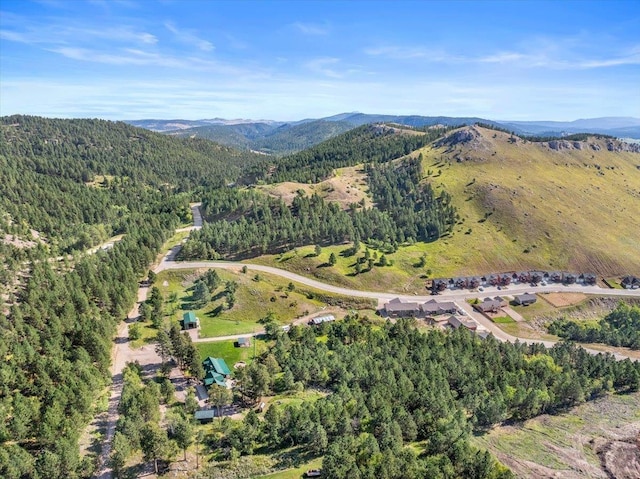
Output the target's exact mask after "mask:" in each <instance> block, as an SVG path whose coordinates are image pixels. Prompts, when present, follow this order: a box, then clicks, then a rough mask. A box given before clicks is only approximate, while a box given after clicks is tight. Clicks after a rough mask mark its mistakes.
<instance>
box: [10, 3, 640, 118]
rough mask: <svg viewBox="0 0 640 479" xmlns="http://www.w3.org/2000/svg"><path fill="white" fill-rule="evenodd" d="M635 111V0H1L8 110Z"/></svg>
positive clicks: (164, 114) (109, 113)
mask: <svg viewBox="0 0 640 479" xmlns="http://www.w3.org/2000/svg"><path fill="white" fill-rule="evenodd" d="M345 111H362V112H365V113H393V114H421V115H448V116H481V117H485V118H491V119H511V120H535V119H540V120H542V119H544V120H573V119H577V118H589V117H598V116H636V117H639V116H640V2H638V1H637V0H635V1H628V2H624V1H619V2H614V1H602V2H589V1H559V0H558V1H553V2H540V1H538V2H527V1H513V2H478V1H474V2H466V1H450V2H436V1H423V2H391V1H388V2H386V1H385V2H383V1H379V2H369V1H351V2H329V1H293V0H291V1H286V2H271V1H261V2H251V1H232V2H224V1H205V0H175V1H173V0H157V1H151V0H148V1H147V0H93V1H91V0H87V1H82V0H72V1H66V0H37V1H36V0H34V1H28V0H2V2H0V113H1V114H2V115H8V114H14V113H24V114H34V115H43V116H53V117H99V118H107V119H140V118H165V119H168V118H183V119H200V118H214V117H222V118H253V119H261V118H268V119H276V120H294V119H301V118H317V117H322V116H328V115H332V114H336V113H340V112H345Z"/></svg>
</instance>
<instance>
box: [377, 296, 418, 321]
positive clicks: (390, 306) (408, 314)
mask: <svg viewBox="0 0 640 479" xmlns="http://www.w3.org/2000/svg"><path fill="white" fill-rule="evenodd" d="M384 310H385V311H386V315H387V316H388V317H390V318H415V317H416V316H418V315H419V314H420V305H419V304H418V303H403V302H402V301H401V300H400V299H399V298H395V299H392V300H391V301H389V302H388V303H387V304H385V305H384Z"/></svg>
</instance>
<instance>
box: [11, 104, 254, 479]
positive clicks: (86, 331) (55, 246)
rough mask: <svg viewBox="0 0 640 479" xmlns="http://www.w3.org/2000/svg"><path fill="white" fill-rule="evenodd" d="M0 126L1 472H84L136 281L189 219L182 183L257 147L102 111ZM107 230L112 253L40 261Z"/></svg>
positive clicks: (211, 177) (236, 163) (197, 180)
mask: <svg viewBox="0 0 640 479" xmlns="http://www.w3.org/2000/svg"><path fill="white" fill-rule="evenodd" d="M0 123H1V127H0V132H1V137H0V138H1V142H0V260H1V266H0V271H1V272H2V275H1V277H0V282H1V284H2V291H1V292H2V298H1V299H2V303H3V304H0V358H2V361H0V477H7V478H20V477H34V478H42V479H45V478H46V479H49V478H58V477H65V478H74V477H79V476H88V475H91V474H92V472H93V467H94V464H93V458H92V457H91V456H87V457H86V458H85V460H83V461H81V460H80V456H79V452H78V437H79V432H80V430H81V429H82V428H83V427H84V426H85V425H86V424H87V422H88V421H89V419H90V418H91V417H92V415H93V413H94V407H95V405H94V401H95V398H96V397H97V395H98V394H99V393H100V392H101V391H102V390H103V388H104V386H105V385H106V384H107V383H108V381H109V380H110V375H109V373H108V368H109V364H110V350H111V346H112V338H113V334H114V331H115V325H116V324H117V323H118V322H119V321H121V320H122V318H123V317H125V315H126V313H127V311H128V310H129V308H130V307H131V305H132V304H133V301H134V299H135V296H136V291H137V288H138V281H139V280H140V278H141V277H143V276H144V275H145V273H146V271H147V269H148V267H149V264H150V262H151V261H152V260H153V259H154V258H155V256H156V254H157V252H158V250H159V248H160V247H161V245H162V244H163V242H164V240H165V239H166V238H167V237H168V235H170V234H171V233H172V232H173V231H174V229H175V228H176V227H177V226H178V225H179V224H180V223H183V222H186V221H190V210H189V199H190V194H191V193H190V191H192V190H193V189H195V188H199V187H205V186H208V187H212V186H215V185H222V184H224V183H226V182H233V181H237V180H238V179H239V178H240V176H241V172H242V169H243V168H245V167H250V166H252V165H257V164H259V162H260V161H262V157H259V156H256V155H251V154H248V153H238V152H235V151H233V150H230V149H227V148H225V147H220V146H218V145H215V144H213V143H211V142H208V141H205V140H197V141H192V140H181V139H176V138H170V137H166V136H162V135H159V134H156V133H151V132H148V131H144V130H140V129H137V128H134V127H131V126H128V125H125V124H122V123H110V122H105V121H99V120H48V119H43V118H35V117H22V116H14V117H5V118H2V120H1V122H0ZM116 233H122V234H124V238H123V239H122V240H121V241H120V242H118V243H116V244H115V245H114V246H113V248H112V249H110V250H109V251H102V252H98V253H96V254H94V255H83V256H82V255H80V256H77V257H75V258H73V259H70V258H68V257H66V255H65V256H64V258H62V259H60V258H58V259H57V260H55V261H54V260H53V258H51V257H54V256H58V255H61V254H63V253H69V252H77V251H81V250H85V249H86V248H87V247H89V246H91V245H93V244H96V243H99V242H100V241H103V240H104V239H106V238H108V237H109V236H111V235H113V234H116ZM49 259H52V260H51V261H50V260H49ZM9 291H12V292H11V294H7V293H8V292H9ZM8 305H10V306H8Z"/></svg>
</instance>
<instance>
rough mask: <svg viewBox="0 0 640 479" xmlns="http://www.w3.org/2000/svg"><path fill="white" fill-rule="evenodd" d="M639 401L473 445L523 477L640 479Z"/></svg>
mask: <svg viewBox="0 0 640 479" xmlns="http://www.w3.org/2000/svg"><path fill="white" fill-rule="evenodd" d="M639 400H640V395H639V394H637V393H636V394H630V395H620V396H618V395H615V396H614V395H612V396H607V397H605V398H603V399H599V400H597V401H593V402H590V403H588V404H583V405H581V406H578V407H576V408H574V409H573V410H571V412H570V413H565V414H561V415H558V416H549V415H543V416H540V417H537V418H535V419H530V420H528V421H525V422H524V423H521V424H514V425H508V426H507V425H504V426H498V427H496V428H494V429H492V430H491V431H490V432H489V433H487V434H485V435H482V436H477V437H475V438H473V440H472V442H473V444H474V445H476V446H478V447H480V448H483V449H484V448H486V449H488V450H489V451H491V453H493V454H495V455H496V457H497V458H498V459H499V460H500V461H501V462H502V463H503V464H505V465H507V466H508V467H509V468H510V469H511V470H512V471H513V472H514V473H515V474H516V475H517V476H518V477H558V478H578V477H580V478H587V477H588V478H601V477H636V476H634V471H635V473H636V474H637V473H638V472H639V471H640V463H639V462H638V455H637V449H636V452H635V453H634V444H633V443H634V441H635V440H636V438H637V436H638V433H639V432H640V408H639V407H638V404H640V403H639ZM607 472H608V473H609V474H607Z"/></svg>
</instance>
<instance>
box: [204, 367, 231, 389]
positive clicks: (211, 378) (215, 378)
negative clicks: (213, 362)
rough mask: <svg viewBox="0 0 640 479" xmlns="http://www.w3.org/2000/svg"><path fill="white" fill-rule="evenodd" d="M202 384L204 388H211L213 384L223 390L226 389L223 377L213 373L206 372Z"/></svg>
mask: <svg viewBox="0 0 640 479" xmlns="http://www.w3.org/2000/svg"><path fill="white" fill-rule="evenodd" d="M203 382H204V385H205V386H206V387H209V386H212V385H213V384H217V385H218V386H222V387H225V388H226V387H227V383H225V382H224V376H222V375H221V374H218V373H216V372H215V371H207V374H206V376H205V377H204V381H203Z"/></svg>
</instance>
